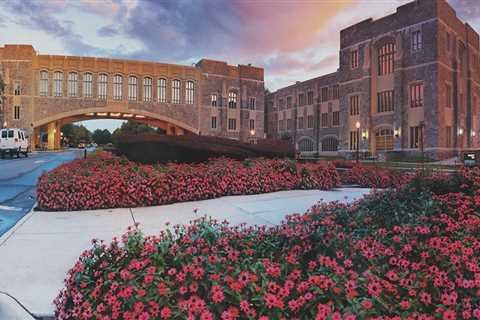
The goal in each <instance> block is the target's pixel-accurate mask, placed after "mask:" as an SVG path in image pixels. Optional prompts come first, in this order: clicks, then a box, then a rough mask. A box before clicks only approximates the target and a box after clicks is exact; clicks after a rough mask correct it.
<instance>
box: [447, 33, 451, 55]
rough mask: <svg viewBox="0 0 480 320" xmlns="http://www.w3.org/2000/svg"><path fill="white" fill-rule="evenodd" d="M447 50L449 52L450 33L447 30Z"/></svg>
mask: <svg viewBox="0 0 480 320" xmlns="http://www.w3.org/2000/svg"><path fill="white" fill-rule="evenodd" d="M446 45H447V52H450V33H448V32H447V43H446Z"/></svg>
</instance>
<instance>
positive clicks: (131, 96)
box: [128, 76, 137, 101]
mask: <svg viewBox="0 0 480 320" xmlns="http://www.w3.org/2000/svg"><path fill="white" fill-rule="evenodd" d="M128 100H131V101H136V100H137V77H135V76H130V77H128Z"/></svg>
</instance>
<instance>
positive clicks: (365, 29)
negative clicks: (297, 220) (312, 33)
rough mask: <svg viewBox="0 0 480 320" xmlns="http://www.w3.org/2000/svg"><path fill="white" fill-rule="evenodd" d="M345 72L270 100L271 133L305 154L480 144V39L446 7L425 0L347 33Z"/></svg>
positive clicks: (429, 150)
mask: <svg viewBox="0 0 480 320" xmlns="http://www.w3.org/2000/svg"><path fill="white" fill-rule="evenodd" d="M339 57H340V58H339V68H338V70H337V72H335V73H332V74H328V75H325V76H320V77H317V78H314V79H311V80H307V81H303V82H297V83H295V84H293V85H291V86H288V87H285V88H281V89H279V90H277V91H275V92H273V93H272V94H270V95H268V96H267V97H266V98H265V100H266V108H267V109H266V122H265V126H266V132H267V136H270V137H276V138H289V139H291V140H292V141H295V144H296V146H297V148H298V149H299V150H300V151H302V152H305V153H323V154H338V153H340V154H346V155H349V156H355V154H356V153H357V152H361V153H366V154H373V155H382V154H385V153H387V152H388V154H390V153H392V152H395V153H397V154H399V155H404V154H409V155H415V154H417V155H418V154H420V153H425V154H426V155H428V156H430V157H433V158H445V157H448V156H450V155H453V154H456V153H457V152H458V150H460V149H467V148H479V147H480V140H479V139H480V131H479V130H480V122H479V120H480V118H479V114H478V112H479V110H478V103H479V100H478V99H479V97H480V64H479V35H478V34H477V33H476V32H475V30H473V29H472V28H471V27H470V26H469V25H468V23H463V22H462V21H461V20H460V19H459V18H458V17H457V16H456V13H455V11H454V9H453V8H452V7H451V6H450V5H449V4H448V3H447V2H446V1H445V0H417V1H414V2H410V3H408V4H405V5H403V6H400V7H398V8H397V10H396V12H395V13H393V14H391V15H388V16H385V17H383V18H380V19H378V20H372V19H367V20H364V21H362V22H359V23H357V24H355V25H352V26H350V27H348V28H346V29H344V30H342V31H341V32H340V54H339Z"/></svg>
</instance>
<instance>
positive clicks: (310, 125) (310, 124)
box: [307, 115, 315, 129]
mask: <svg viewBox="0 0 480 320" xmlns="http://www.w3.org/2000/svg"><path fill="white" fill-rule="evenodd" d="M314 124H315V120H314V118H313V116H312V115H310V116H307V128H308V129H312V128H313V126H314Z"/></svg>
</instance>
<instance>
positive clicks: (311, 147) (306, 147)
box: [298, 138, 315, 152]
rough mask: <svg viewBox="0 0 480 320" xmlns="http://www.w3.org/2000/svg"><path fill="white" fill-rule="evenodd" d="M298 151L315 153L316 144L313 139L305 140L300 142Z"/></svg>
mask: <svg viewBox="0 0 480 320" xmlns="http://www.w3.org/2000/svg"><path fill="white" fill-rule="evenodd" d="M298 151H300V152H313V151H315V142H314V141H313V140H312V139H308V138H304V139H302V140H300V141H299V142H298Z"/></svg>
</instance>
